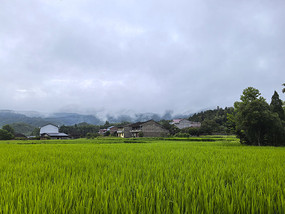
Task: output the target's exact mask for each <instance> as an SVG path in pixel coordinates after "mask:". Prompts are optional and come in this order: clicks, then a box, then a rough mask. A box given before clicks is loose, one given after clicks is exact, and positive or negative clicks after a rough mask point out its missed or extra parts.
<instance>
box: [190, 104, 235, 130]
mask: <svg viewBox="0 0 285 214" xmlns="http://www.w3.org/2000/svg"><path fill="white" fill-rule="evenodd" d="M233 112H234V108H233V107H226V108H225V109H223V108H219V107H217V109H214V110H207V111H202V112H199V113H196V114H193V115H192V116H191V117H189V120H190V121H195V122H201V124H202V125H201V128H200V129H199V133H200V134H214V133H218V134H232V133H233V132H232V130H231V129H229V127H228V124H227V121H228V119H227V115H228V114H232V113H233Z"/></svg>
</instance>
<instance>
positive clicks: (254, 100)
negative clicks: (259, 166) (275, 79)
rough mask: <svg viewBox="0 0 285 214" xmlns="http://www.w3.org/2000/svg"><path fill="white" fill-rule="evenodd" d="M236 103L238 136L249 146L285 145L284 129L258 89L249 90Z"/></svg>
mask: <svg viewBox="0 0 285 214" xmlns="http://www.w3.org/2000/svg"><path fill="white" fill-rule="evenodd" d="M241 101H242V102H236V103H235V105H234V106H235V113H236V114H235V122H236V132H237V136H238V137H239V138H240V141H241V143H244V144H249V145H258V146H263V145H274V146H277V145H284V141H285V140H284V127H283V126H282V122H281V119H280V118H279V116H278V114H276V113H274V112H272V111H271V108H270V106H269V105H268V103H267V102H265V99H264V98H263V97H261V96H260V93H259V91H258V90H257V89H254V88H251V87H250V88H247V89H245V90H244V91H243V94H242V96H241Z"/></svg>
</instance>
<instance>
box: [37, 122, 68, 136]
mask: <svg viewBox="0 0 285 214" xmlns="http://www.w3.org/2000/svg"><path fill="white" fill-rule="evenodd" d="M40 136H41V138H42V139H43V138H49V139H68V138H69V136H68V135H67V134H65V133H60V132H59V128H58V126H55V125H53V124H47V125H45V126H43V127H41V128H40Z"/></svg>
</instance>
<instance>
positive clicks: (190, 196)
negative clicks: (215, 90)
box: [0, 138, 285, 213]
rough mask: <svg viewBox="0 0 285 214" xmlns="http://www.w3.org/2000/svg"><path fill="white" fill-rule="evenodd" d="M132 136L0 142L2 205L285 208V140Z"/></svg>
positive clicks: (121, 209)
mask: <svg viewBox="0 0 285 214" xmlns="http://www.w3.org/2000/svg"><path fill="white" fill-rule="evenodd" d="M131 142H132V141H125V140H123V139H116V138H114V139H112V138H110V139H109V138H107V139H105V138H103V139H94V140H86V139H79V140H69V141H68V140H66V141H60V140H57V141H56V140H55V141H52V140H49V141H2V142H0V212H1V213H285V148H275V147H250V146H242V145H240V144H239V143H238V142H237V140H236V139H234V138H232V139H225V140H224V139H219V138H217V139H216V140H215V141H207V142H205V141H198V139H197V141H195V139H193V141H188V140H187V139H184V140H183V139H181V141H179V140H177V139H174V140H171V139H168V140H158V139H156V140H155V139H142V140H139V141H135V142H137V143H131Z"/></svg>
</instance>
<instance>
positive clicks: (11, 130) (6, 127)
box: [2, 125, 15, 135]
mask: <svg viewBox="0 0 285 214" xmlns="http://www.w3.org/2000/svg"><path fill="white" fill-rule="evenodd" d="M2 129H3V130H6V131H7V132H9V133H11V134H12V135H14V134H15V131H14V129H13V128H12V126H10V125H5V126H3V127H2Z"/></svg>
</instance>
